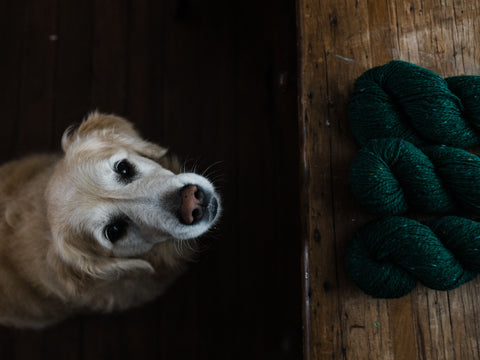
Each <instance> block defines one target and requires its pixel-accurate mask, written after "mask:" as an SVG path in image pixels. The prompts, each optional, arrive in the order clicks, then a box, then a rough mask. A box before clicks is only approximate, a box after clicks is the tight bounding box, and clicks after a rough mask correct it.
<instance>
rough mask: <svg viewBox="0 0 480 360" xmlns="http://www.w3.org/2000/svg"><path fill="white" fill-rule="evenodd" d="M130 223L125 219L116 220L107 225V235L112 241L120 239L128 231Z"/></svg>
mask: <svg viewBox="0 0 480 360" xmlns="http://www.w3.org/2000/svg"><path fill="white" fill-rule="evenodd" d="M127 228H128V223H127V222H126V221H125V220H116V221H114V222H112V223H111V224H108V225H107V226H106V227H105V237H106V238H107V239H108V240H109V241H110V242H112V243H115V242H117V241H118V240H120V239H121V238H122V237H123V236H125V234H126V233H127Z"/></svg>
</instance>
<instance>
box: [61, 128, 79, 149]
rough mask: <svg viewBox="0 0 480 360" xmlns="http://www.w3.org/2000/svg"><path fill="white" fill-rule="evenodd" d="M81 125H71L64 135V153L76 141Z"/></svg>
mask: <svg viewBox="0 0 480 360" xmlns="http://www.w3.org/2000/svg"><path fill="white" fill-rule="evenodd" d="M80 125H81V123H77V124H73V125H70V126H69V127H68V128H67V129H66V130H65V131H64V132H63V135H62V149H63V151H64V152H66V151H67V149H68V148H69V147H70V144H71V143H72V142H73V140H74V139H75V136H76V134H77V131H78V128H79V127H80Z"/></svg>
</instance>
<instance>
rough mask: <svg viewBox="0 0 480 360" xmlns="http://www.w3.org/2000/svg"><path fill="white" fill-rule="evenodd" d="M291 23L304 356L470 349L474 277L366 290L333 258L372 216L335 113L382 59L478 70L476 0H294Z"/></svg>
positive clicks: (462, 353)
mask: <svg viewBox="0 0 480 360" xmlns="http://www.w3.org/2000/svg"><path fill="white" fill-rule="evenodd" d="M298 24H299V25H298V26H299V34H298V39H299V40H298V44H299V47H300V50H299V56H300V59H299V62H300V63H299V69H300V70H299V77H300V80H299V83H300V88H299V105H300V111H299V128H300V139H301V142H302V143H301V147H302V151H303V153H302V158H301V161H302V166H303V175H302V178H303V193H302V225H303V238H304V245H305V247H304V259H303V260H304V261H303V266H304V275H305V280H304V300H305V302H304V325H305V326H304V349H305V359H327V358H328V359H333V358H335V359H338V358H346V359H478V358H480V350H479V346H478V339H479V335H480V334H479V326H478V324H480V314H479V312H480V304H479V302H480V301H479V300H478V299H479V298H480V296H479V295H480V281H479V280H477V281H473V282H470V283H468V284H466V285H463V286H462V287H460V288H459V289H457V290H454V291H451V292H448V293H447V292H437V291H433V290H429V289H426V288H424V287H422V286H418V287H417V289H415V290H414V291H413V292H412V293H411V294H410V295H409V296H406V297H404V298H401V299H397V300H375V299H372V298H371V297H369V296H367V295H365V294H363V293H362V292H361V291H360V290H358V289H357V288H356V287H355V285H354V284H353V283H352V282H351V281H350V280H349V278H348V275H347V274H346V272H345V268H344V264H343V263H344V260H343V259H344V251H345V247H346V245H347V243H348V242H349V240H350V238H351V236H352V235H353V233H354V232H355V231H356V230H357V229H358V228H359V227H360V226H362V225H363V224H364V223H366V222H367V221H369V220H370V219H371V218H370V217H369V216H368V215H366V214H365V213H363V212H362V210H361V209H360V208H359V207H358V205H357V204H356V202H355V200H354V199H353V195H352V194H351V191H350V186H349V183H348V171H349V165H350V163H351V161H352V158H353V155H354V154H355V152H356V151H357V150H358V147H357V145H356V143H355V141H354V139H353V137H352V136H351V134H350V130H349V125H348V121H347V114H346V104H347V101H348V97H349V94H350V92H351V90H352V87H353V83H354V80H355V79H356V78H357V77H358V76H360V75H361V74H362V73H363V72H364V71H366V70H367V69H369V68H371V67H373V66H377V65H383V64H385V63H386V62H388V61H390V60H392V59H401V60H406V61H410V62H414V63H416V64H418V65H421V66H424V67H426V68H429V69H431V70H433V71H435V72H437V73H438V74H440V75H442V76H444V77H446V76H453V75H464V74H465V75H473V74H476V75H478V74H480V47H479V45H478V44H479V43H480V5H479V4H478V2H476V1H465V0H464V1H451V0H447V1H439V2H438V1H433V0H426V1H401V0H397V1H395V0H387V1H361V0H345V1H341V2H340V1H336V0H326V1H321V2H320V1H313V0H299V1H298Z"/></svg>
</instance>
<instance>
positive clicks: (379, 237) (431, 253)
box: [345, 216, 480, 298]
mask: <svg viewBox="0 0 480 360" xmlns="http://www.w3.org/2000/svg"><path fill="white" fill-rule="evenodd" d="M479 253H480V224H479V223H478V222H475V221H472V220H468V219H465V218H460V217H454V216H449V217H443V218H440V219H435V220H433V221H431V222H430V223H429V224H428V226H427V225H423V224H421V223H419V222H417V221H414V220H411V219H407V218H403V217H389V218H384V219H380V220H377V221H375V222H373V223H370V224H368V225H367V226H366V227H364V228H362V229H361V230H360V231H359V232H358V233H357V234H356V235H355V236H354V238H353V240H352V242H351V243H350V245H349V247H348V248H347V253H346V256H345V265H346V268H347V271H348V273H349V274H350V277H351V278H352V280H353V281H354V282H355V283H356V284H357V286H358V287H359V288H360V289H361V290H362V291H364V292H365V293H366V294H369V295H371V296H373V297H376V298H398V297H402V296H404V295H407V294H408V293H409V292H410V291H412V290H413V289H414V288H415V286H416V282H417V280H418V281H420V282H422V283H423V284H424V285H425V286H427V287H429V288H432V289H436V290H452V289H454V288H456V287H458V286H460V285H462V284H464V283H466V282H468V281H470V280H473V279H474V278H475V277H476V276H477V274H478V272H479V271H480V255H479Z"/></svg>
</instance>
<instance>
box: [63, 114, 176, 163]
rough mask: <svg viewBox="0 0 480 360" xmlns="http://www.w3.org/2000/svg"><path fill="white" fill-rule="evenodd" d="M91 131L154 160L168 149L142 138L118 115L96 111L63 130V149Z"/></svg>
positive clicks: (65, 150)
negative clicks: (119, 142) (126, 145)
mask: <svg viewBox="0 0 480 360" xmlns="http://www.w3.org/2000/svg"><path fill="white" fill-rule="evenodd" d="M93 133H97V135H99V136H101V137H103V138H106V139H110V140H112V139H114V140H116V141H118V140H120V141H122V142H124V143H128V144H129V145H131V146H132V148H134V149H135V151H137V152H138V153H139V154H140V155H142V156H145V157H148V158H150V159H152V160H155V161H158V160H159V159H160V158H162V157H163V156H164V155H165V154H166V153H167V151H168V150H167V149H165V148H163V147H161V146H159V145H156V144H154V143H151V142H148V141H145V140H143V139H142V138H141V137H140V135H139V134H138V132H137V131H136V130H135V128H134V126H133V124H132V123H131V122H129V121H127V120H125V119H124V118H121V117H119V116H115V115H109V114H102V113H100V112H98V111H94V112H92V113H90V114H89V115H88V116H87V117H86V118H85V119H84V120H83V121H82V122H81V123H80V124H76V125H72V126H70V127H69V128H67V130H65V132H64V133H63V136H62V149H63V151H64V152H67V150H68V148H69V147H70V145H71V144H72V143H73V142H74V141H76V140H77V139H82V138H84V137H86V136H88V135H91V134H93Z"/></svg>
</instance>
